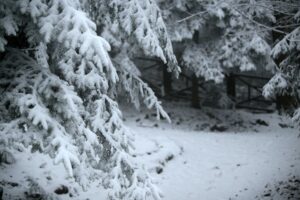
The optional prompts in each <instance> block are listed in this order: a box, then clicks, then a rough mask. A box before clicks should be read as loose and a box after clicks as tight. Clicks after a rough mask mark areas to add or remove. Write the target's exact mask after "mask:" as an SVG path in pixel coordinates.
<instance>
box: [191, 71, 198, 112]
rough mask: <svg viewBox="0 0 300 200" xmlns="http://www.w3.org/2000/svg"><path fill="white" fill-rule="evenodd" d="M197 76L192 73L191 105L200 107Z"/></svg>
mask: <svg viewBox="0 0 300 200" xmlns="http://www.w3.org/2000/svg"><path fill="white" fill-rule="evenodd" d="M198 87H199V86H198V77H197V76H196V75H193V77H192V107H194V108H200V102H199V101H200V99H199V88H198Z"/></svg>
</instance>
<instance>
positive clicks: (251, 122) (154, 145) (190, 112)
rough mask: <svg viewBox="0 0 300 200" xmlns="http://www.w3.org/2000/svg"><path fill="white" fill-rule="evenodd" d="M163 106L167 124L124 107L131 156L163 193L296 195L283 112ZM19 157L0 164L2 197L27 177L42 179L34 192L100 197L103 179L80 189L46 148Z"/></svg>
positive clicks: (294, 159) (13, 195)
mask: <svg viewBox="0 0 300 200" xmlns="http://www.w3.org/2000/svg"><path fill="white" fill-rule="evenodd" d="M164 107H165V109H166V111H167V112H168V113H169V115H170V116H171V119H172V124H169V123H167V122H166V121H164V120H162V121H157V120H156V118H155V114H154V113H153V111H145V110H143V111H142V112H138V111H133V109H132V107H130V108H129V106H123V107H122V110H123V113H124V119H125V123H126V124H127V125H128V126H129V128H131V130H132V131H134V132H135V134H136V141H135V144H136V152H135V154H134V155H133V156H134V157H135V159H136V160H137V161H138V162H141V163H142V164H144V165H145V167H146V168H148V170H149V171H150V173H151V174H152V176H153V177H154V178H155V180H156V182H157V184H158V186H159V187H160V188H161V191H162V193H163V195H164V198H163V199H164V200H271V199H273V200H287V199H290V200H299V199H300V192H299V190H300V181H299V180H300V134H299V133H300V131H299V129H298V128H294V127H293V125H292V123H291V122H290V121H289V120H288V119H286V118H284V117H280V116H278V115H277V114H275V113H274V114H253V113H249V112H245V111H241V110H238V111H231V110H227V111H226V110H225V111H224V110H214V109H209V108H203V109H201V110H196V109H191V108H189V107H188V105H186V104H181V103H168V104H165V105H164ZM16 160H17V162H16V163H15V164H13V165H8V166H1V165H0V172H1V173H0V187H4V196H3V197H4V198H3V199H5V200H6V199H20V198H21V199H22V198H23V197H24V187H23V186H24V185H28V180H30V181H32V183H31V184H35V183H38V184H39V185H40V186H41V187H42V188H41V191H30V192H31V193H32V194H40V193H53V192H54V191H57V190H58V191H61V193H63V194H54V196H55V197H60V199H76V200H77V199H78V200H83V199H89V200H102V199H105V196H106V191H104V190H103V188H101V183H95V184H92V185H90V188H89V190H88V191H86V192H84V191H82V189H80V188H81V187H80V186H78V185H77V186H76V183H75V180H74V179H72V178H66V175H65V169H64V167H63V165H62V164H60V165H53V161H52V160H51V159H50V158H49V156H47V155H45V154H40V153H39V152H38V151H36V152H35V153H33V154H30V153H29V152H23V153H20V154H18V155H17V159H16ZM63 186H66V187H67V189H68V190H66V188H63ZM0 189H1V188H0ZM22 195H23V196H22ZM37 197H38V196H37ZM33 199H34V198H33Z"/></svg>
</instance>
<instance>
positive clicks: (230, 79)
mask: <svg viewBox="0 0 300 200" xmlns="http://www.w3.org/2000/svg"><path fill="white" fill-rule="evenodd" d="M226 79H227V81H226V83H227V95H228V97H230V98H231V99H232V100H233V101H235V97H236V96H235V78H234V74H233V73H229V75H227V76H226Z"/></svg>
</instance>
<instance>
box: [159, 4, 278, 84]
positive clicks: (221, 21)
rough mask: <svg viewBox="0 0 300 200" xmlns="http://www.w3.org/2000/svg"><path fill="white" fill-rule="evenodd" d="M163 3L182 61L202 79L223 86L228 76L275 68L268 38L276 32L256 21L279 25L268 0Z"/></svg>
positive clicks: (169, 28) (171, 34) (170, 30)
mask: <svg viewBox="0 0 300 200" xmlns="http://www.w3.org/2000/svg"><path fill="white" fill-rule="evenodd" d="M158 3H159V5H160V7H161V9H162V11H163V16H164V19H165V21H166V24H167V28H168V30H169V34H170V36H171V39H172V41H173V42H174V43H176V42H178V43H180V44H179V46H181V47H184V48H181V49H180V48H179V53H178V54H177V55H178V56H179V58H178V60H181V62H182V64H183V66H185V67H187V68H188V69H190V70H191V71H192V72H194V74H195V75H196V76H198V77H203V78H204V79H205V80H214V81H215V82H221V81H222V80H223V77H224V75H223V72H224V71H225V72H226V71H228V69H232V68H235V69H236V70H240V71H248V70H254V69H256V67H258V66H268V67H270V65H272V60H271V58H270V55H269V52H270V47H269V44H268V43H267V39H268V36H269V33H270V31H268V30H265V29H263V27H262V26H260V25H258V24H257V23H256V21H262V22H263V23H271V22H274V16H273V12H272V10H271V9H266V7H269V6H267V2H264V1H263V0H261V1H260V0H257V1H255V0H249V1H248V0H239V1H236V0H229V1H223V0H213V1H211V0H210V1H208V0H207V1H206V0H203V1H196V0H172V1H160V0H158Z"/></svg>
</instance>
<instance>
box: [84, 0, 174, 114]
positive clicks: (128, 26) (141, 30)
mask: <svg viewBox="0 0 300 200" xmlns="http://www.w3.org/2000/svg"><path fill="white" fill-rule="evenodd" d="M86 9H87V10H89V11H90V12H89V13H90V15H91V17H92V19H94V21H95V22H96V24H97V31H98V33H99V34H101V35H102V36H103V37H104V38H105V39H106V40H107V41H109V43H110V44H111V46H112V54H111V56H112V61H113V63H114V66H115V67H116V69H117V73H118V75H119V76H120V77H122V78H120V83H121V84H120V85H119V86H120V87H119V88H118V91H120V93H123V92H122V91H125V92H126V93H127V94H129V97H130V99H131V101H132V102H133V103H134V105H135V106H136V107H137V108H139V105H140V99H142V100H143V101H144V104H145V105H146V106H147V107H148V108H151V107H153V106H154V107H155V109H156V110H157V117H158V118H159V117H160V116H162V117H164V118H167V119H168V117H167V115H166V113H164V112H163V110H162V108H161V106H160V105H159V104H158V103H157V102H158V101H157V99H156V97H155V95H154V92H153V91H152V89H151V88H150V87H148V85H147V84H145V83H144V82H143V81H142V80H141V78H140V76H141V73H140V71H139V70H138V68H137V66H136V65H135V63H134V62H133V59H134V58H135V57H138V56H144V55H146V56H149V57H156V58H159V59H161V60H162V61H163V62H164V63H166V64H167V66H168V71H169V72H174V74H175V75H176V76H177V75H178V73H179V72H180V69H179V67H178V64H177V60H176V57H175V55H174V53H173V48H172V43H171V40H170V38H169V35H168V33H167V29H166V27H165V24H164V22H163V19H162V16H161V12H160V9H159V8H158V6H157V5H156V2H155V1H153V0H147V1H145V0H128V1H122V0H113V1H106V0H99V1H98V0H96V1H95V0H88V1H87V4H86ZM103 13H107V15H105V16H103ZM141 97H142V98H141ZM168 120H169V119H168Z"/></svg>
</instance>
